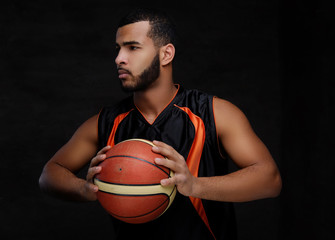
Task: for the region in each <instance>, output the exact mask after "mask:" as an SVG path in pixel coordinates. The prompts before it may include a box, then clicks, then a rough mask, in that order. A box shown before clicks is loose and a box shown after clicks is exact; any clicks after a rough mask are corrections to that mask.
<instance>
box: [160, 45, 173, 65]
mask: <svg viewBox="0 0 335 240" xmlns="http://www.w3.org/2000/svg"><path fill="white" fill-rule="evenodd" d="M175 52H176V49H175V48H174V46H173V44H171V43H169V44H167V45H165V46H163V47H161V49H160V61H161V65H163V66H166V65H168V64H169V63H171V62H172V60H173V58H174V55H175Z"/></svg>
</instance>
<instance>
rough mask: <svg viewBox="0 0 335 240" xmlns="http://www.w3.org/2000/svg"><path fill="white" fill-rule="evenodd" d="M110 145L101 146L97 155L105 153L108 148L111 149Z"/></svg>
mask: <svg viewBox="0 0 335 240" xmlns="http://www.w3.org/2000/svg"><path fill="white" fill-rule="evenodd" d="M111 148H112V147H111V146H105V147H104V148H102V149H101V150H100V151H99V152H98V153H97V155H99V154H104V153H106V152H107V151H108V150H109V149H111Z"/></svg>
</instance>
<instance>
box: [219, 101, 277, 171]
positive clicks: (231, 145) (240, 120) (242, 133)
mask: <svg viewBox="0 0 335 240" xmlns="http://www.w3.org/2000/svg"><path fill="white" fill-rule="evenodd" d="M214 111H215V116H216V124H217V126H216V128H217V131H218V137H219V140H220V143H221V144H222V146H223V147H224V149H225V150H226V152H227V153H228V155H229V156H230V157H231V159H232V160H233V161H234V162H235V163H236V164H237V166H239V167H241V168H243V167H247V166H251V165H253V164H257V163H261V162H267V161H272V157H271V154H270V153H269V151H268V149H267V148H266V146H265V145H264V143H263V142H262V141H261V140H260V139H259V137H258V136H257V135H256V134H255V132H254V131H253V129H252V127H251V125H250V123H249V121H248V119H247V118H246V116H245V115H244V113H243V112H242V111H241V110H240V109H238V108H237V107H236V106H235V105H233V104H231V103H229V102H227V101H225V100H222V99H215V101H214Z"/></svg>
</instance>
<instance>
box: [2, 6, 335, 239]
mask: <svg viewBox="0 0 335 240" xmlns="http://www.w3.org/2000/svg"><path fill="white" fill-rule="evenodd" d="M148 5H149V3H148V2H141V1H126V0H125V1H122V2H114V1H107V0H105V1H103V0H98V1H93V0H81V1H79V0H68V1H42V0H41V1H37V0H33V1H20V0H17V1H15V0H13V1H5V2H4V1H2V2H1V3H0V37H1V38H0V43H1V45H0V54H1V55H0V57H1V58H0V61H1V62H0V72H1V73H0V74H1V75H0V77H1V80H0V81H1V82H0V94H1V95H0V118H1V127H0V147H1V148H0V153H1V155H0V156H1V159H0V160H1V162H0V170H1V171H0V187H1V190H0V221H1V222H0V223H1V225H0V230H1V231H0V232H1V238H3V237H4V239H91V238H92V237H96V238H101V237H108V236H110V226H109V220H108V217H107V215H106V213H105V212H104V211H103V210H102V209H101V207H100V206H99V204H98V203H96V202H94V203H71V202H64V201H61V200H57V199H54V198H51V197H49V196H45V195H43V194H42V193H40V191H39V188H38V177H39V175H40V173H41V171H42V168H43V165H44V164H45V163H46V161H47V160H48V159H49V158H50V157H51V156H52V155H53V154H54V153H55V151H57V149H59V147H61V146H62V145H63V144H64V143H65V142H66V141H67V140H68V139H69V138H70V137H71V135H72V134H73V132H74V131H75V129H76V128H77V127H78V126H79V125H80V124H81V123H82V122H83V121H85V120H86V119H87V118H89V117H90V116H91V115H93V114H96V113H97V112H98V111H99V110H100V108H101V107H102V106H103V105H110V104H113V103H115V102H116V101H117V100H119V99H121V98H122V97H124V96H125V94H124V93H122V92H121V91H120V90H119V83H118V81H117V80H116V74H115V64H114V53H113V49H114V35H115V25H116V23H117V20H118V19H119V18H120V16H122V15H123V14H124V12H125V11H127V10H128V9H129V7H133V6H148ZM153 5H154V6H156V7H161V8H164V9H165V10H166V11H167V12H169V13H170V15H172V17H173V18H174V19H175V21H176V22H177V25H178V30H179V33H180V37H181V46H180V48H179V49H178V55H177V59H176V66H175V81H176V82H178V83H181V84H182V85H183V86H184V87H186V88H197V89H200V90H203V91H206V92H209V93H212V94H215V95H217V96H219V97H221V98H225V99H228V100H229V101H231V102H233V103H234V104H236V105H237V106H238V107H240V108H241V109H242V110H243V111H244V112H245V114H246V115H247V117H248V118H249V120H250V122H251V124H252V126H253V127H254V130H255V131H256V133H257V134H258V135H259V136H260V137H261V138H262V140H263V141H264V142H265V143H266V145H267V146H268V148H269V149H270V151H271V153H272V154H273V156H274V158H275V160H276V162H277V164H278V165H279V167H280V170H281V173H282V177H283V184H284V185H283V191H282V194H281V196H280V197H279V198H276V199H265V200H259V201H254V202H249V203H239V204H236V212H237V219H238V228H239V239H240V240H242V239H302V238H307V239H331V238H332V234H333V232H334V231H333V228H334V227H333V224H334V221H333V214H334V206H333V202H334V200H335V197H334V196H335V195H334V193H335V189H334V182H335V181H334V178H335V175H334V170H335V164H334V160H335V159H334V157H333V155H332V154H331V152H332V150H333V149H334V140H333V139H332V136H333V133H334V132H333V129H332V121H333V120H334V118H333V116H332V115H331V113H332V112H333V108H334V96H333V95H334V87H332V86H331V83H330V82H331V79H333V78H334V73H333V71H331V70H332V69H331V67H332V65H333V64H334V56H335V55H334V49H333V42H332V40H333V37H334V32H333V27H334V25H332V21H331V20H334V19H333V18H334V17H333V16H332V15H331V11H330V6H329V4H328V2H326V1H311V3H307V2H306V1H299V0H292V1H279V0H277V1H266V0H222V1H211V0H207V1H199V2H193V1H189V2H188V1H179V2H177V3H175V2H171V1H165V2H162V3H154V4H153ZM232 168H234V167H233V166H232ZM84 174H85V171H82V172H81V173H80V175H81V176H83V175H84ZM109 239H111V238H109Z"/></svg>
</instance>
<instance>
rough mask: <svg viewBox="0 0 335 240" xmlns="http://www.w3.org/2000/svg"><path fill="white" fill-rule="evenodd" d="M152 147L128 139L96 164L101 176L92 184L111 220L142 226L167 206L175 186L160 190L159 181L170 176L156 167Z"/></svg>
mask: <svg viewBox="0 0 335 240" xmlns="http://www.w3.org/2000/svg"><path fill="white" fill-rule="evenodd" d="M153 146H154V144H153V143H152V142H150V141H147V140H144V139H130V140H126V141H123V142H120V143H118V144H116V145H115V146H114V147H112V148H111V149H110V150H109V151H108V152H107V153H106V159H105V160H104V161H103V162H101V163H100V165H99V166H101V167H102V169H101V172H100V173H99V174H97V175H96V176H95V179H94V184H95V185H97V186H98V187H99V191H98V193H97V198H98V201H99V202H100V205H101V206H102V207H103V208H104V209H105V210H106V211H107V212H108V213H109V214H110V215H112V216H113V217H115V218H117V219H119V220H121V221H124V222H127V223H134V224H138V223H145V222H149V221H152V220H154V219H156V218H158V217H160V216H161V215H162V214H163V213H164V212H165V211H166V210H167V209H168V208H169V207H170V205H171V203H172V202H173V200H174V197H175V195H176V186H169V187H163V186H161V184H160V180H161V179H164V178H168V177H171V176H173V172H172V171H171V170H170V169H168V168H166V167H164V166H160V165H156V164H155V162H154V159H155V158H157V157H158V158H164V156H162V155H160V154H157V153H154V152H153V151H152V150H151V149H152V147H153Z"/></svg>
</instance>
